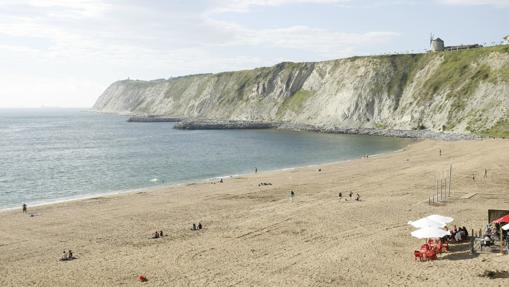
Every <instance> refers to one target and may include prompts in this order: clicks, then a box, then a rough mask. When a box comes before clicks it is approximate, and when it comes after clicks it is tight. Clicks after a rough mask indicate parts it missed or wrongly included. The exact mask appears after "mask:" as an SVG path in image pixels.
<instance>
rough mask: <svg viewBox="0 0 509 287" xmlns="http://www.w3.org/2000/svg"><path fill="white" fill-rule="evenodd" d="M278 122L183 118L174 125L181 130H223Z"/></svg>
mask: <svg viewBox="0 0 509 287" xmlns="http://www.w3.org/2000/svg"><path fill="white" fill-rule="evenodd" d="M278 126H279V124H276V123H269V122H256V121H234V120H227V121H221V120H192V121H191V120H184V121H181V122H178V123H177V124H176V125H175V128H176V129H181V130H224V129H272V128H277V127H278Z"/></svg>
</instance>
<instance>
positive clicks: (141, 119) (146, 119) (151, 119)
mask: <svg viewBox="0 0 509 287" xmlns="http://www.w3.org/2000/svg"><path fill="white" fill-rule="evenodd" d="M181 120H182V119H181V118H175V117H164V116H133V117H130V118H129V119H128V120H127V121H128V122H130V123H162V122H166V123H174V122H180V121H181Z"/></svg>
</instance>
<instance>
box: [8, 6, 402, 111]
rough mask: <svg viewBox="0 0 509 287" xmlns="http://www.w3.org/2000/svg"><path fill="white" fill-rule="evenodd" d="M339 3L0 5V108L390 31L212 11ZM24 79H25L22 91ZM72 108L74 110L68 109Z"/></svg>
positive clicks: (342, 51) (283, 56)
mask: <svg viewBox="0 0 509 287" xmlns="http://www.w3.org/2000/svg"><path fill="white" fill-rule="evenodd" d="M346 2H348V1H347V0H271V1H269V0H265V1H263V0H262V1H253V0H236V1H227V0H216V1H210V2H206V3H207V4H203V3H202V4H189V5H187V4H182V3H181V2H179V1H168V2H165V3H164V4H163V5H166V6H164V7H158V6H150V5H147V3H148V2H146V3H145V2H142V1H140V2H134V4H133V2H128V3H131V4H127V3H126V2H124V4H122V5H113V4H112V3H113V2H110V1H109V0H79V1H78V0H76V1H72V0H70V1H64V0H26V1H11V0H2V2H0V50H1V51H2V53H0V63H2V65H0V74H2V75H9V76H8V77H3V79H1V81H0V85H1V86H2V87H3V88H2V89H0V106H6V105H10V106H12V105H14V102H16V101H18V103H22V104H19V105H25V106H34V105H35V106H38V105H43V104H46V105H58V103H60V105H64V106H76V105H92V104H93V102H94V100H95V99H96V98H97V96H98V95H99V93H100V91H101V87H102V89H104V88H106V86H107V85H108V84H109V83H110V82H112V81H114V80H118V79H122V78H127V77H128V76H130V77H131V78H142V79H153V78H168V77H170V76H178V75H183V74H188V73H206V72H220V71H225V70H238V69H246V68H253V67H257V66H267V65H272V64H275V63H277V62H280V61H302V60H305V61H307V60H320V59H328V58H336V57H342V56H349V55H353V54H355V52H356V51H358V50H359V49H363V48H366V47H372V46H374V45H378V44H383V43H387V42H388V41H390V40H392V39H394V38H395V37H397V36H398V34H396V33H393V32H390V31H378V32H377V31H372V32H359V33H343V32H337V31H331V30H328V29H325V28H318V27H312V26H311V25H287V26H279V27H278V26H276V27H273V28H264V29H254V28H250V27H248V26H246V25H243V24H242V23H241V21H238V20H237V21H234V20H228V21H226V20H224V19H223V17H222V16H224V15H222V14H220V13H219V14H218V13H211V11H216V12H217V11H218V9H222V11H243V12H246V11H249V9H251V8H253V7H263V8H264V9H273V7H275V6H281V5H292V4H296V3H301V4H302V3H307V4H323V5H338V4H342V3H346ZM26 83H30V84H29V87H27V85H26ZM73 103H75V104H73Z"/></svg>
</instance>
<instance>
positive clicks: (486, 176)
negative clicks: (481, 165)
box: [484, 169, 488, 179]
mask: <svg viewBox="0 0 509 287" xmlns="http://www.w3.org/2000/svg"><path fill="white" fill-rule="evenodd" d="M484 178H485V179H486V178H488V170H487V169H484Z"/></svg>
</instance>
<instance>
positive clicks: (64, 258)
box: [60, 250, 69, 261]
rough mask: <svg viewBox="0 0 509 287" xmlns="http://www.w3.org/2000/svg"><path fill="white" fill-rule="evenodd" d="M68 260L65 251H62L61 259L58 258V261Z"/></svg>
mask: <svg viewBox="0 0 509 287" xmlns="http://www.w3.org/2000/svg"><path fill="white" fill-rule="evenodd" d="M66 260H69V257H67V251H65V250H64V254H63V255H62V258H60V261H66Z"/></svg>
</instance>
